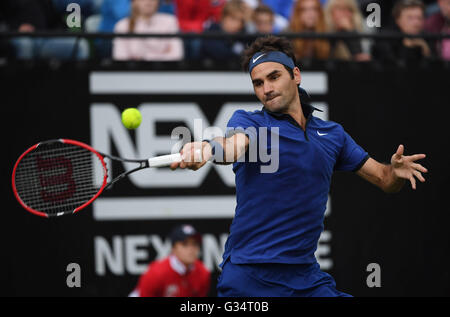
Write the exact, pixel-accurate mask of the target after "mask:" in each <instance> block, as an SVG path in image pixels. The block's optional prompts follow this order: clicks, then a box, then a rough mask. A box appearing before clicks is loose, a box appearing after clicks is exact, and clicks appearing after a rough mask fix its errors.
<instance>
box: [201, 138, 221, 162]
mask: <svg viewBox="0 0 450 317" xmlns="http://www.w3.org/2000/svg"><path fill="white" fill-rule="evenodd" d="M202 142H208V143H209V145H211V154H212V156H211V159H212V162H213V163H223V162H224V159H223V158H224V151H223V146H222V144H220V143H219V142H217V141H214V140H207V139H205V140H203V141H202Z"/></svg>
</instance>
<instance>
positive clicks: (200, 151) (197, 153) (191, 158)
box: [170, 142, 212, 171]
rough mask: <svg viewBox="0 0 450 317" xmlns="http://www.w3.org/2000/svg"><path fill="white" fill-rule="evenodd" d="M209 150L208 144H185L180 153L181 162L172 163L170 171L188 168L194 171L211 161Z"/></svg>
mask: <svg viewBox="0 0 450 317" xmlns="http://www.w3.org/2000/svg"><path fill="white" fill-rule="evenodd" d="M211 150H212V149H211V145H210V144H209V143H208V142H191V143H186V144H185V145H184V146H183V149H182V150H181V151H180V153H181V162H176V163H172V164H171V165H170V169H171V170H175V169H177V168H182V169H184V168H189V169H191V170H194V171H196V170H198V169H199V168H200V167H202V166H203V165H205V164H206V163H207V162H208V161H209V160H210V159H211V156H212V153H211Z"/></svg>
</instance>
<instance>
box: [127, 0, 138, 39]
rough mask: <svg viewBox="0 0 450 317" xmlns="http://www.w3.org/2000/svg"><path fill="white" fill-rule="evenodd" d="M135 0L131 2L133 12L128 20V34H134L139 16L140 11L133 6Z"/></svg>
mask: <svg viewBox="0 0 450 317" xmlns="http://www.w3.org/2000/svg"><path fill="white" fill-rule="evenodd" d="M133 3H134V0H131V5H130V8H131V12H130V16H129V18H128V32H130V33H131V32H133V31H134V27H135V25H136V18H137V16H138V12H137V11H138V10H137V9H136V6H135V5H133Z"/></svg>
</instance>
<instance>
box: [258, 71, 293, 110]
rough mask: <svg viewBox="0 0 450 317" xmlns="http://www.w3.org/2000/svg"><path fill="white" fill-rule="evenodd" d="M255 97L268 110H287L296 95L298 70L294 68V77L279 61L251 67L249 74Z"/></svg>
mask: <svg viewBox="0 0 450 317" xmlns="http://www.w3.org/2000/svg"><path fill="white" fill-rule="evenodd" d="M250 76H251V78H252V83H253V89H254V90H255V94H256V97H258V99H259V100H260V101H261V103H262V104H263V105H264V107H266V108H267V109H268V110H270V111H273V112H287V111H288V110H289V107H290V106H291V104H293V102H294V101H295V98H297V96H298V85H299V84H300V79H301V78H300V70H299V69H298V68H297V67H295V68H294V78H292V77H291V75H290V74H289V72H288V71H287V70H286V68H284V66H283V65H282V64H280V63H275V62H266V63H261V64H259V65H258V66H256V67H255V68H253V70H252V72H251V74H250Z"/></svg>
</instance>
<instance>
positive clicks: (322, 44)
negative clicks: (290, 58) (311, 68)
mask: <svg viewBox="0 0 450 317" xmlns="http://www.w3.org/2000/svg"><path fill="white" fill-rule="evenodd" d="M303 2H305V0H297V2H296V4H295V6H294V8H293V10H292V18H291V22H290V24H289V30H290V31H292V32H303V31H305V26H304V25H303V22H302V21H301V20H300V15H301V14H302V11H303V10H302V6H301V5H302V3H303ZM315 2H316V6H317V8H318V10H319V21H318V23H317V26H316V28H315V30H314V31H315V32H326V23H325V15H324V12H323V9H322V6H321V5H320V1H319V0H315ZM310 41H311V40H305V39H298V40H293V44H294V51H295V56H296V57H297V58H299V59H300V58H302V57H305V55H306V49H305V48H306V46H307V45H308V43H311V42H310ZM312 46H313V49H314V57H316V58H319V59H327V58H328V56H329V55H330V44H329V43H328V41H326V40H320V39H315V40H312Z"/></svg>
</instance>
